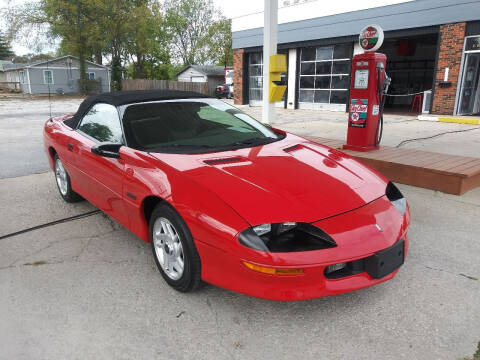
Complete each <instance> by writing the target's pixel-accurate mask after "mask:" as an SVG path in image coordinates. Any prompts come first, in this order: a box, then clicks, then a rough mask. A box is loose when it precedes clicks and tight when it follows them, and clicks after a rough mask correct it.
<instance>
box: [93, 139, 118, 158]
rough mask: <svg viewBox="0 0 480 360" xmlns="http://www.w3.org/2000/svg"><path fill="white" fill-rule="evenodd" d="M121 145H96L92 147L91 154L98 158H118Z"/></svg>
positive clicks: (106, 143)
mask: <svg viewBox="0 0 480 360" xmlns="http://www.w3.org/2000/svg"><path fill="white" fill-rule="evenodd" d="M122 146H123V144H114V143H108V142H105V143H100V144H98V145H95V146H92V149H91V150H92V153H93V154H95V155H98V156H103V157H108V158H115V159H119V158H120V153H119V151H120V148H121V147H122Z"/></svg>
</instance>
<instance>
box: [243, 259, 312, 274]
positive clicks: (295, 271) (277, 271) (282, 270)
mask: <svg viewBox="0 0 480 360" xmlns="http://www.w3.org/2000/svg"><path fill="white" fill-rule="evenodd" d="M242 263H243V265H245V266H246V267H247V268H249V269H250V270H253V271H256V272H260V273H263V274H269V275H303V269H292V268H272V267H266V266H260V265H255V264H252V263H249V262H246V261H242Z"/></svg>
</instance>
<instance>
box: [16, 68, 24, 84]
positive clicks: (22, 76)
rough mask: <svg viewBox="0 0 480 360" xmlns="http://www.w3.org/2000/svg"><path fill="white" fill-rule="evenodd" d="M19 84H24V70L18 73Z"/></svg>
mask: <svg viewBox="0 0 480 360" xmlns="http://www.w3.org/2000/svg"><path fill="white" fill-rule="evenodd" d="M18 77H19V81H20V84H25V72H24V71H23V70H22V71H20V72H19V73H18Z"/></svg>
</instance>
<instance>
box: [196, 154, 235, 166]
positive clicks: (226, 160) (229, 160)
mask: <svg viewBox="0 0 480 360" xmlns="http://www.w3.org/2000/svg"><path fill="white" fill-rule="evenodd" d="M241 161H244V159H243V158H241V157H240V156H237V157H230V158H223V159H209V160H204V161H203V162H204V163H205V164H208V165H220V164H229V163H236V162H241Z"/></svg>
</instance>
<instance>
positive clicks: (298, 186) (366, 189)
mask: <svg viewBox="0 0 480 360" xmlns="http://www.w3.org/2000/svg"><path fill="white" fill-rule="evenodd" d="M151 155H153V156H154V157H156V158H157V159H159V160H160V161H162V162H164V163H167V164H168V165H170V166H172V167H174V168H176V169H177V170H178V171H181V172H182V173H183V174H184V175H186V176H189V177H190V178H191V179H192V180H194V181H195V182H197V183H198V184H200V185H202V187H203V188H206V189H208V190H210V191H211V192H213V193H215V194H216V195H217V196H219V197H220V198H221V199H223V200H224V201H225V202H226V203H227V204H228V205H229V206H231V207H232V208H233V209H234V210H235V211H236V212H237V213H238V214H239V215H240V216H242V217H243V218H244V219H245V220H246V221H247V222H248V223H249V224H251V225H258V224H262V223H267V222H284V221H297V222H313V221H317V220H321V219H324V218H327V217H330V216H334V215H337V214H341V213H343V212H346V211H349V210H353V209H356V208H359V207H361V206H363V205H365V204H367V203H369V202H371V201H373V200H375V199H377V198H379V197H381V196H383V195H385V188H386V184H387V182H386V179H385V178H383V177H382V176H381V175H379V174H378V173H376V172H374V171H373V170H371V169H369V168H368V167H366V166H365V165H363V164H361V163H359V162H358V161H356V160H354V159H353V158H351V157H349V156H348V155H346V154H344V153H342V152H340V151H338V150H335V149H331V148H329V147H326V146H323V145H320V144H317V143H314V142H311V141H308V140H305V139H303V138H300V137H297V136H294V135H290V134H288V135H287V136H286V138H285V139H283V140H281V141H277V142H274V143H271V144H267V145H263V146H256V147H253V148H246V149H239V150H235V151H226V152H219V153H213V154H212V153H210V154H192V155H185V154H160V153H152V154H151ZM192 191H195V190H194V189H192Z"/></svg>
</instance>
